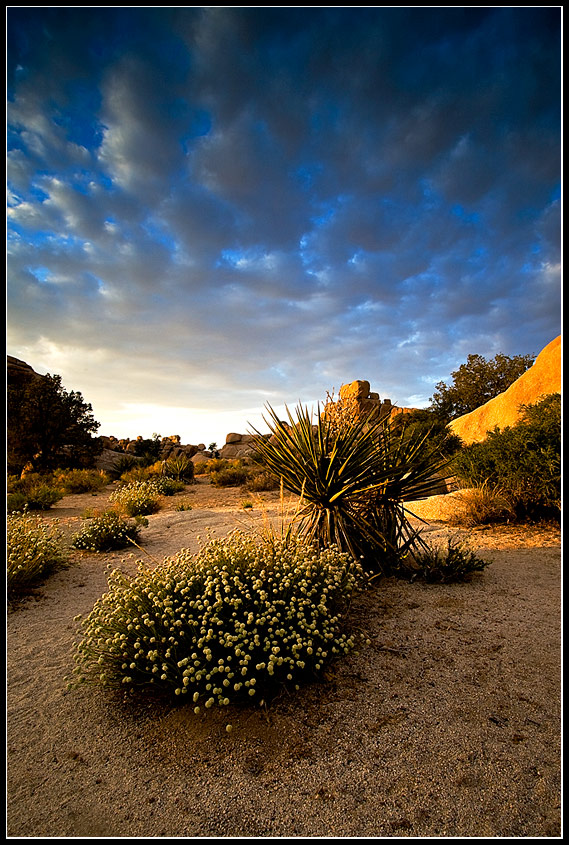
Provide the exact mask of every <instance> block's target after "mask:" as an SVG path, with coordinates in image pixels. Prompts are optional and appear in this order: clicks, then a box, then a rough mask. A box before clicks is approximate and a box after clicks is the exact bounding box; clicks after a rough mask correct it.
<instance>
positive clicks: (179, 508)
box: [174, 502, 192, 511]
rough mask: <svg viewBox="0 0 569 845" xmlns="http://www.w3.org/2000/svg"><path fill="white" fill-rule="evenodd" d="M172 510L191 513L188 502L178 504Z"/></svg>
mask: <svg viewBox="0 0 569 845" xmlns="http://www.w3.org/2000/svg"><path fill="white" fill-rule="evenodd" d="M174 510H177V511H191V510H192V505H191V504H190V502H178V503H177V504H176V507H175V508H174Z"/></svg>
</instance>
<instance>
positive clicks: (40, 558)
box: [7, 511, 67, 597]
mask: <svg viewBox="0 0 569 845" xmlns="http://www.w3.org/2000/svg"><path fill="white" fill-rule="evenodd" d="M61 538H62V534H61V532H60V531H59V528H58V525H57V522H52V523H51V524H50V525H48V524H46V523H44V522H42V521H41V520H40V519H38V518H37V517H34V516H32V515H31V514H29V513H27V511H24V513H22V514H16V513H12V514H9V515H8V518H7V564H8V565H7V569H8V573H7V587H8V596H9V597H12V596H13V595H15V594H16V593H19V592H23V591H24V590H25V588H27V587H28V586H31V585H32V584H34V583H35V582H36V581H39V580H41V579H43V578H45V577H46V576H47V575H49V574H50V573H51V572H53V571H54V570H56V569H61V568H63V567H65V566H66V565H67V560H66V557H65V554H64V552H63V550H62V547H61Z"/></svg>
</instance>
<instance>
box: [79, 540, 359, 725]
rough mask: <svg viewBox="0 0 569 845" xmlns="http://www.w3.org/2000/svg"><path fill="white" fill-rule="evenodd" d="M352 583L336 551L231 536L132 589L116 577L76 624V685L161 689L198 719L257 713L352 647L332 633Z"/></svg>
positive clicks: (145, 575)
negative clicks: (248, 704) (209, 712)
mask: <svg viewBox="0 0 569 845" xmlns="http://www.w3.org/2000/svg"><path fill="white" fill-rule="evenodd" d="M360 576H361V569H360V568H359V566H358V565H357V564H355V563H354V562H353V561H352V560H351V558H349V557H348V555H346V554H343V553H341V552H340V551H339V550H338V549H336V548H328V549H322V550H317V549H316V548H315V547H313V546H310V545H309V544H307V543H306V541H302V540H301V539H299V538H298V537H295V536H294V535H292V536H289V538H288V539H287V540H286V541H285V540H279V539H276V538H274V537H273V538H268V539H265V540H261V541H259V540H255V539H253V538H251V537H248V536H246V535H243V534H241V533H240V532H235V533H233V534H231V535H230V536H229V537H228V538H226V539H223V540H212V541H210V542H209V543H208V544H207V545H206V546H204V547H203V548H202V549H201V551H200V552H199V553H198V554H197V555H195V556H192V555H191V554H190V552H189V551H187V550H182V551H180V552H179V553H178V554H177V555H176V556H175V557H173V558H169V559H166V560H165V561H164V562H163V564H161V565H158V566H157V567H156V568H155V569H152V570H151V569H148V568H145V567H144V566H143V565H142V564H140V565H139V570H138V574H137V575H136V576H135V577H133V578H129V577H127V576H125V575H123V574H121V573H120V572H118V571H113V572H111V574H110V576H109V590H108V592H107V593H105V595H103V596H102V597H101V598H100V599H99V600H98V601H97V603H96V604H95V606H94V608H93V610H92V611H91V613H90V614H89V616H88V617H87V618H86V619H85V620H84V621H83V624H82V633H83V639H82V640H81V642H80V643H79V644H78V645H77V647H76V652H75V661H76V664H77V665H76V667H75V670H74V671H75V674H76V675H77V681H78V682H83V681H90V682H95V683H102V684H106V685H109V686H112V687H126V688H132V687H150V686H153V687H155V688H161V689H163V690H165V691H167V692H170V693H173V694H175V695H178V696H181V697H187V698H188V699H189V700H191V701H192V702H193V703H194V704H195V709H196V711H199V709H200V707H201V706H204V707H205V708H210V707H212V706H214V705H217V706H224V705H228V704H229V703H233V702H235V701H238V700H243V699H245V700H248V701H250V700H254V701H259V702H260V701H262V700H263V699H264V698H266V697H267V696H268V695H270V694H271V692H274V691H275V690H276V689H278V688H279V687H280V686H281V685H282V684H283V683H284V684H286V683H290V684H295V685H297V686H298V683H299V682H300V680H301V679H303V678H306V677H307V676H310V675H313V674H314V673H317V672H318V671H319V670H320V669H322V667H323V666H324V664H325V663H326V662H327V661H329V660H330V659H331V658H333V657H335V656H337V655H341V654H343V653H344V652H347V651H348V650H349V649H350V648H351V647H352V646H353V645H354V642H353V640H352V638H351V637H350V636H348V635H347V634H346V633H343V632H342V630H341V621H342V616H343V614H344V612H345V611H346V609H347V606H348V602H349V599H350V597H351V595H352V592H353V590H354V589H355V588H356V586H357V583H358V580H359V578H360Z"/></svg>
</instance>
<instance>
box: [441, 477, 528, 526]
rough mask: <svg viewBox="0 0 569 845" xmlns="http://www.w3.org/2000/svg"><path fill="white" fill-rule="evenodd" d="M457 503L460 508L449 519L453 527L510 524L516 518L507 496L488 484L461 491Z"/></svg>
mask: <svg viewBox="0 0 569 845" xmlns="http://www.w3.org/2000/svg"><path fill="white" fill-rule="evenodd" d="M455 501H457V502H458V507H457V509H456V511H455V512H454V513H453V514H452V516H451V517H450V519H449V523H450V524H451V525H463V526H465V527H466V528H473V527H475V526H476V525H491V524H493V523H501V522H510V521H512V520H515V518H516V512H515V509H514V507H513V506H512V504H511V502H510V500H509V499H508V497H507V495H505V494H504V493H502V492H501V491H500V489H499V488H497V487H493V486H492V485H490V484H488V483H487V482H484V483H483V484H479V485H477V486H475V487H471V488H469V489H468V490H461V491H459V492H458V493H456V495H455Z"/></svg>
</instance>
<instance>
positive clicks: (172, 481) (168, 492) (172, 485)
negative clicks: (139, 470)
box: [154, 465, 193, 496]
mask: <svg viewBox="0 0 569 845" xmlns="http://www.w3.org/2000/svg"><path fill="white" fill-rule="evenodd" d="M192 466H193V465H192ZM154 483H155V484H156V488H157V490H158V492H159V493H160V495H161V496H173V495H174V493H181V491H182V490H185V488H186V485H185V484H184V482H183V481H180V480H179V479H177V478H169V477H168V476H166V475H163V476H162V477H161V478H157V479H156V481H155V482H154Z"/></svg>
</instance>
